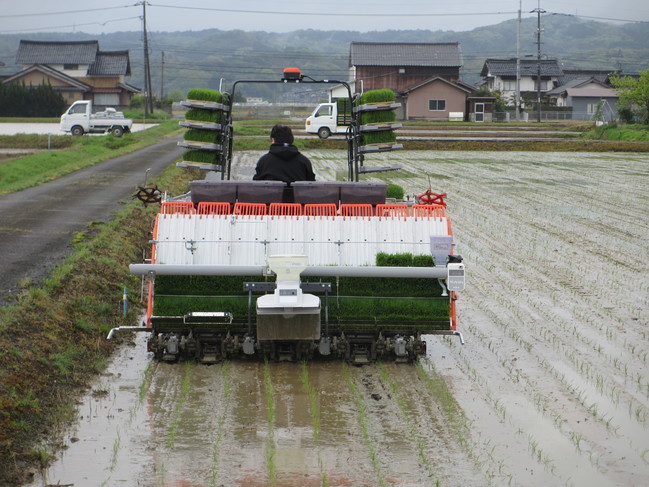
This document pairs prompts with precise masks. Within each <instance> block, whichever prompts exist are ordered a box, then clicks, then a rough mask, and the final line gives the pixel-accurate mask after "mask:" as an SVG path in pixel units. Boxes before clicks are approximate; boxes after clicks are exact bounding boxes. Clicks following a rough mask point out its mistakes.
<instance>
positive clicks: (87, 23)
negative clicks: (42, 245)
mask: <svg viewBox="0 0 649 487" xmlns="http://www.w3.org/2000/svg"><path fill="white" fill-rule="evenodd" d="M139 18H140V17H125V18H123V19H113V20H105V21H103V22H85V23H82V24H71V25H55V26H52V27H39V28H35V29H14V30H3V31H0V34H13V33H16V32H40V31H45V30H52V29H75V28H77V27H82V26H84V25H106V24H112V23H113V22H123V21H125V20H134V19H139Z"/></svg>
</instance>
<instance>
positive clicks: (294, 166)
mask: <svg viewBox="0 0 649 487" xmlns="http://www.w3.org/2000/svg"><path fill="white" fill-rule="evenodd" d="M252 179H256V180H272V181H284V182H285V183H292V182H293V181H315V174H314V173H313V167H312V166H311V161H309V159H308V158H307V157H306V156H304V155H302V154H300V151H298V150H297V147H295V146H294V145H289V144H273V145H271V146H270V150H269V151H268V153H267V154H264V155H263V156H261V158H260V159H259V161H258V162H257V168H256V170H255V175H254V176H253V178H252Z"/></svg>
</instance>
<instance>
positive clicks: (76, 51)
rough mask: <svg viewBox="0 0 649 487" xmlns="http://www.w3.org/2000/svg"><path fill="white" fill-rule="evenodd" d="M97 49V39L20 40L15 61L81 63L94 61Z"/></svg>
mask: <svg viewBox="0 0 649 487" xmlns="http://www.w3.org/2000/svg"><path fill="white" fill-rule="evenodd" d="M98 51H99V42H98V41H75V42H58V41H24V40H21V41H20V46H18V54H16V63H17V64H22V65H23V66H28V65H32V64H48V65H54V64H82V65H89V64H91V63H93V62H94V61H95V58H96V57H97V52H98Z"/></svg>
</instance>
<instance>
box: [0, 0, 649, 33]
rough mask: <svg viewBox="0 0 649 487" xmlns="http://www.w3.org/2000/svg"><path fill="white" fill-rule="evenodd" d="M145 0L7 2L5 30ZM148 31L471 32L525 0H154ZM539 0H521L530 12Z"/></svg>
mask: <svg viewBox="0 0 649 487" xmlns="http://www.w3.org/2000/svg"><path fill="white" fill-rule="evenodd" d="M139 1H140V0H132V1H130V2H129V1H127V0H101V1H97V0H87V1H85V2H80V1H79V0H56V1H54V2H53V1H52V0H24V1H22V2H17V1H10V0H0V2H1V8H0V11H1V12H2V13H1V14H0V34H14V33H16V34H17V33H33V32H87V33H90V34H101V33H108V32H116V31H135V30H140V29H141V28H142V22H141V20H140V17H141V15H142V6H141V5H139V6H138V5H136V3H139ZM148 3H149V5H148V6H147V8H146V12H147V27H148V30H149V31H166V32H171V31H179V30H203V29H209V28H217V29H221V30H232V29H242V30H248V31H250V30H264V31H269V32H288V31H292V30H296V29H317V30H356V31H361V32H367V31H373V30H388V29H397V30H403V29H430V30H439V29H441V30H454V31H464V30H471V29H473V28H475V27H479V26H482V25H490V24H496V23H499V22H502V21H504V20H508V19H513V18H516V12H517V11H518V9H519V0H455V1H453V0H402V1H396V2H395V1H394V0H356V1H353V2H352V1H348V0H327V1H320V2H313V1H308V0H306V1H305V0H302V1H295V0H276V1H269V0H246V1H239V2H236V1H232V0H229V1H217V0H161V1H156V0H150V1H149V2H148ZM537 6H538V0H522V8H521V10H522V12H523V16H524V17H529V16H530V15H532V14H530V13H529V12H530V11H531V10H534V9H535V8H537ZM540 6H541V8H542V9H544V10H546V11H547V12H551V13H563V14H569V15H578V16H580V17H583V18H592V19H593V20H604V19H611V20H636V21H637V20H641V21H647V22H649V0H554V1H552V0H541V3H540Z"/></svg>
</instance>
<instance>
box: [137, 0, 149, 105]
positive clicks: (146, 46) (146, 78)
mask: <svg viewBox="0 0 649 487" xmlns="http://www.w3.org/2000/svg"><path fill="white" fill-rule="evenodd" d="M136 5H142V29H143V31H144V92H145V96H146V98H145V100H144V116H145V117H146V116H147V115H148V114H149V111H151V112H153V93H151V92H152V91H153V87H152V86H151V63H150V62H149V40H148V37H147V32H146V6H147V5H148V2H146V1H143V2H140V3H137V4H136Z"/></svg>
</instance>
